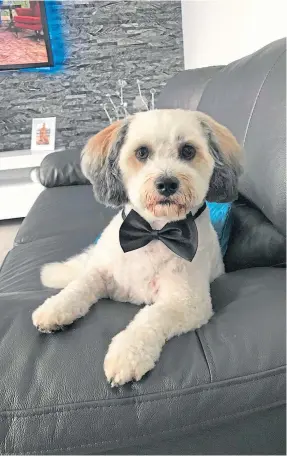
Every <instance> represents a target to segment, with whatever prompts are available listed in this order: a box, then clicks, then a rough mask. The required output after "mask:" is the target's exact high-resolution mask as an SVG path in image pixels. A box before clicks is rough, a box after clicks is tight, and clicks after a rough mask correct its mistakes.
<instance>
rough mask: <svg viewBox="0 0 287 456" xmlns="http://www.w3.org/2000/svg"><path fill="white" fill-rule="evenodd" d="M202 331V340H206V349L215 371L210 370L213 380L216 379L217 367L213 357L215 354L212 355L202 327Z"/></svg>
mask: <svg viewBox="0 0 287 456" xmlns="http://www.w3.org/2000/svg"><path fill="white" fill-rule="evenodd" d="M200 333H201V337H202V340H203V341H204V346H205V350H206V351H207V353H208V355H209V360H210V364H211V366H212V367H213V371H212V370H210V375H211V381H213V380H214V377H216V367H215V362H214V359H213V356H212V353H211V349H210V347H209V345H208V342H207V340H206V337H205V335H204V328H202V330H201V331H200Z"/></svg>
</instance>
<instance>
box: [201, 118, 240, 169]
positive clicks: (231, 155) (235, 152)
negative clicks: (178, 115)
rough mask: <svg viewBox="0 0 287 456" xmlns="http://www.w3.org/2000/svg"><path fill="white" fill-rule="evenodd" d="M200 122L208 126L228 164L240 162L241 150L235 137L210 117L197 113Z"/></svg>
mask: <svg viewBox="0 0 287 456" xmlns="http://www.w3.org/2000/svg"><path fill="white" fill-rule="evenodd" d="M198 117H199V119H200V121H202V122H205V123H206V124H207V125H209V127H210V129H211V130H212V132H213V134H214V135H215V136H216V139H217V142H218V144H219V147H220V150H221V152H223V153H224V154H225V156H226V158H227V160H228V161H229V162H231V163H232V162H233V160H234V159H235V160H241V155H242V148H241V146H240V145H239V143H238V141H237V139H236V138H235V136H234V135H233V134H232V133H231V131H230V130H229V129H228V128H227V127H225V126H224V125H222V124H220V123H218V122H216V120H214V119H213V118H212V117H210V116H208V115H207V114H204V113H202V112H199V113H198Z"/></svg>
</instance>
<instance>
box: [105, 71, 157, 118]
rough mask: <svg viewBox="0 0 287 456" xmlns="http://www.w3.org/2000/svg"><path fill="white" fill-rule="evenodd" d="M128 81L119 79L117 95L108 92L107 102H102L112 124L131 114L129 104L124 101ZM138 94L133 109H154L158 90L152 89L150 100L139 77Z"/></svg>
mask: <svg viewBox="0 0 287 456" xmlns="http://www.w3.org/2000/svg"><path fill="white" fill-rule="evenodd" d="M127 85H128V84H127V82H126V81H125V80H124V79H119V80H118V82H117V86H118V90H116V92H115V95H114V96H113V98H112V95H110V94H109V93H107V94H106V98H107V102H106V103H102V104H101V106H102V108H103V110H104V111H105V113H106V115H107V118H108V119H109V122H110V124H111V123H113V122H115V121H116V120H120V119H124V118H125V117H127V116H129V115H130V112H129V111H128V109H127V108H128V104H127V102H126V101H124V88H125V87H126V86H127ZM137 86H138V95H137V96H136V97H135V99H134V101H133V111H150V110H152V109H154V97H155V93H156V90H155V89H150V91H149V93H150V95H151V96H150V100H148V99H147V98H146V97H145V96H144V95H143V93H142V89H141V81H140V80H139V79H137Z"/></svg>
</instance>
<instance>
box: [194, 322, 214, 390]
mask: <svg viewBox="0 0 287 456" xmlns="http://www.w3.org/2000/svg"><path fill="white" fill-rule="evenodd" d="M194 332H195V335H196V337H197V339H198V342H199V345H200V347H201V350H202V353H203V356H204V359H205V362H206V365H207V368H208V372H209V381H210V383H212V380H213V374H212V369H211V366H210V363H209V360H208V357H207V354H206V351H205V349H204V344H203V341H202V340H201V337H200V334H199V330H198V329H196V330H195V331H194ZM205 342H206V341H205Z"/></svg>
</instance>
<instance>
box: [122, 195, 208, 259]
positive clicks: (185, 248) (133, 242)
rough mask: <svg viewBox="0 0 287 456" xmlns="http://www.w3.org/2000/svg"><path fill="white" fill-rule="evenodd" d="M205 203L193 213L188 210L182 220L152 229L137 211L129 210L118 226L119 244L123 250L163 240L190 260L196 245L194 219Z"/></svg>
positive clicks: (204, 206) (173, 250)
mask: <svg viewBox="0 0 287 456" xmlns="http://www.w3.org/2000/svg"><path fill="white" fill-rule="evenodd" d="M205 208H206V203H204V204H203V206H201V208H199V209H198V211H197V212H196V214H195V215H192V213H191V212H190V213H189V214H188V215H187V217H186V218H185V219H184V220H179V221H177V222H170V223H167V224H166V225H165V226H164V227H163V228H162V229H161V230H154V229H152V227H151V226H150V224H149V223H148V222H147V221H146V220H145V219H143V218H142V217H141V216H140V215H139V214H138V213H137V212H135V211H134V210H131V211H130V213H129V214H128V215H127V216H126V215H125V212H124V210H123V212H122V216H123V220H124V221H123V223H122V225H121V227H120V244H121V247H122V249H123V251H124V252H130V251H131V250H136V249H140V248H141V247H144V246H145V245H147V244H148V243H149V242H151V241H153V240H159V241H161V242H163V243H164V244H165V245H166V246H167V247H168V248H169V249H170V250H172V252H174V253H176V254H177V255H179V256H180V257H182V258H185V259H186V260H188V261H191V260H192V259H193V257H194V255H195V254H196V251H197V247H198V232H197V227H196V224H195V219H196V218H197V217H199V216H200V214H202V212H203V211H204V210H205Z"/></svg>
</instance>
